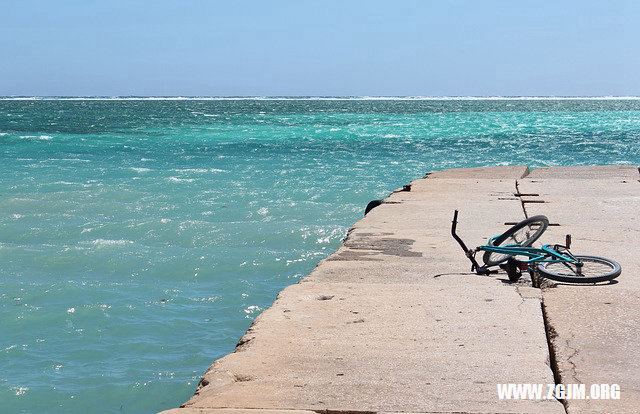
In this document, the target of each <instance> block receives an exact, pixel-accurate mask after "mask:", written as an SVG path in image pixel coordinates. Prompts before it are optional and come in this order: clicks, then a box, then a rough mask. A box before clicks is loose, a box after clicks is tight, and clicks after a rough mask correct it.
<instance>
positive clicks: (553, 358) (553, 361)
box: [516, 180, 578, 412]
mask: <svg viewBox="0 0 640 414" xmlns="http://www.w3.org/2000/svg"><path fill="white" fill-rule="evenodd" d="M516 193H517V194H522V193H521V192H520V187H519V183H518V180H516ZM519 198H520V204H521V205H522V211H523V212H524V216H525V217H526V218H529V214H528V213H527V209H526V206H525V202H524V200H523V199H522V196H519ZM536 279H538V278H537V277H536V276H535V273H534V276H532V278H531V284H532V285H533V287H535V288H538V289H540V290H541V291H542V288H541V287H540V283H539V281H538V280H536ZM516 291H518V288H517V287H516ZM518 294H520V296H521V297H522V295H521V293H520V292H519V291H518ZM540 308H541V311H542V323H543V325H544V332H545V336H546V338H547V347H548V352H549V368H550V369H551V373H552V374H553V380H554V382H555V383H556V384H562V383H563V382H562V376H561V373H560V368H559V366H558V359H557V347H556V343H555V339H556V338H557V336H558V334H557V333H556V330H555V328H554V327H553V325H551V323H550V322H549V317H548V315H547V309H546V307H545V305H544V295H541V297H540ZM576 354H577V350H576ZM573 356H575V355H573ZM570 363H571V362H570ZM573 368H574V372H575V365H574V366H573ZM573 377H574V379H576V378H575V375H574V376H573ZM577 382H578V381H577V379H576V383H577ZM556 399H557V400H558V402H560V403H561V404H562V406H563V407H564V411H565V412H568V406H567V400H564V399H559V398H556Z"/></svg>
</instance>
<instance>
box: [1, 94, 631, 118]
mask: <svg viewBox="0 0 640 414" xmlns="http://www.w3.org/2000/svg"><path fill="white" fill-rule="evenodd" d="M487 100H512V101H520V100H549V101H555V100H592V101H599V100H614V101H615V100H640V96H145V97H137V96H77V97H56V96H25V97H23V96H15V97H14V96H3V97H0V101H487ZM203 115H204V114H203ZM214 116H216V115H214Z"/></svg>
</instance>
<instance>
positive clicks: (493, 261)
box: [482, 216, 549, 266]
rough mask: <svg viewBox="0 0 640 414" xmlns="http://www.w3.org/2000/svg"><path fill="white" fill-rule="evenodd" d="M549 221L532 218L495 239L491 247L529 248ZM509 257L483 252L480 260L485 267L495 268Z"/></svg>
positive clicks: (543, 218)
mask: <svg viewBox="0 0 640 414" xmlns="http://www.w3.org/2000/svg"><path fill="white" fill-rule="evenodd" d="M548 226H549V219H548V218H547V217H546V216H533V217H529V218H528V219H526V220H522V221H521V222H520V223H518V224H516V225H515V226H513V227H511V228H510V229H509V230H507V231H505V232H504V233H502V234H501V235H500V236H498V237H496V238H495V239H494V240H493V242H492V245H493V246H506V245H511V244H515V245H518V246H521V247H529V246H531V245H532V244H533V243H534V242H535V241H536V240H538V239H539V238H540V236H542V233H544V232H545V230H547V227H548ZM509 257H511V255H508V254H503V253H495V252H484V255H482V260H483V261H484V264H485V265H486V266H495V265H499V264H500V263H502V262H504V261H506V260H507V259H508V258H509Z"/></svg>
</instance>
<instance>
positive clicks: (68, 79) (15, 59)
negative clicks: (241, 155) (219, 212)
mask: <svg viewBox="0 0 640 414" xmlns="http://www.w3.org/2000/svg"><path fill="white" fill-rule="evenodd" d="M638 22H640V1H635V0H634V1H619V0H611V1H591V0H582V1H569V0H558V1H551V0H548V1H544V0H538V1H525V0H518V1H508V0H503V1H486V0H440V1H430V0H385V1H380V0H340V1H334V0H317V1H311V0H269V1H266V0H260V1H252V0H242V1H240V0H227V1H222V0H199V1H198V0H153V1H152V0H148V1H141V0H108V1H107V0H99V1H98V0H77V1H76V0H58V1H50V0H46V1H34V0H0V95H27V96H33V95H35V96H49V95H51V96H56V95H57V96H60V95H62V96H94V95H105V96H130V95H136V96H138V95H140V96H282V95H286V96H638V95H640V53H638V50H639V46H638V44H639V43H640V23H638Z"/></svg>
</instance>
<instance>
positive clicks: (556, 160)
mask: <svg viewBox="0 0 640 414" xmlns="http://www.w3.org/2000/svg"><path fill="white" fill-rule="evenodd" d="M0 148H1V152H0V407H2V411H3V412H36V411H38V412H52V413H56V412H59V413H62V412H65V413H66V412H71V413H84V412H113V413H146V412H153V411H157V410H161V409H167V408H170V407H173V406H176V405H178V404H180V403H182V402H184V401H185V400H186V399H188V398H189V397H190V396H191V394H192V393H193V391H194V389H195V386H196V384H197V382H198V380H199V378H200V376H201V375H202V374H203V373H204V371H205V370H206V369H207V367H208V366H209V365H210V364H211V363H212V362H213V360H214V359H216V358H218V357H220V356H222V355H224V354H225V353H228V352H230V351H231V350H232V349H233V348H234V346H235V344H236V342H237V340H238V339H239V338H240V336H241V335H242V334H243V332H244V331H245V330H246V329H247V328H248V327H249V325H250V323H251V321H252V320H253V318H254V317H255V316H256V315H257V314H258V313H259V312H260V311H261V310H263V309H265V308H266V307H268V306H269V304H270V303H271V302H272V301H273V299H274V298H275V296H276V294H277V292H278V291H279V290H280V289H282V288H283V287H284V286H287V285H289V284H291V283H295V282H296V281H298V280H299V278H300V277H301V276H303V275H304V274H306V273H307V272H309V271H310V270H311V269H312V268H313V267H314V266H315V265H316V264H317V262H318V261H319V260H320V259H321V258H323V257H325V256H326V255H328V254H329V253H331V252H332V251H333V250H334V249H336V248H337V247H338V245H339V244H340V241H341V239H342V238H343V237H344V236H345V234H346V231H347V229H348V228H349V226H350V225H351V224H352V223H353V222H354V221H356V220H358V219H359V218H360V217H361V216H362V213H363V209H364V206H365V205H366V203H367V202H368V201H369V200H371V199H375V198H381V197H384V196H385V195H386V194H387V193H388V192H390V191H391V190H393V189H395V188H397V187H400V186H401V185H403V184H405V183H407V182H409V181H410V180H412V179H415V178H418V177H420V176H422V175H424V174H425V173H426V172H428V171H430V170H435V169H442V168H450V167H465V166H481V165H489V164H498V165H512V164H528V165H532V166H541V165H577V164H633V165H637V164H639V163H640V157H639V156H640V101H638V100H260V99H257V100H256V99H254V100H0Z"/></svg>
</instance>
